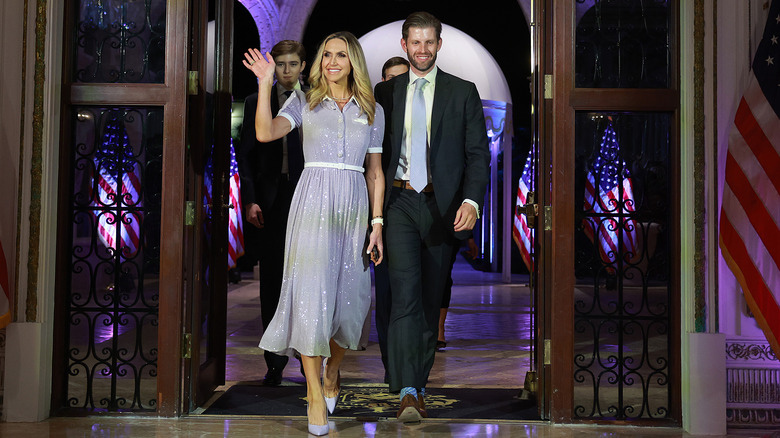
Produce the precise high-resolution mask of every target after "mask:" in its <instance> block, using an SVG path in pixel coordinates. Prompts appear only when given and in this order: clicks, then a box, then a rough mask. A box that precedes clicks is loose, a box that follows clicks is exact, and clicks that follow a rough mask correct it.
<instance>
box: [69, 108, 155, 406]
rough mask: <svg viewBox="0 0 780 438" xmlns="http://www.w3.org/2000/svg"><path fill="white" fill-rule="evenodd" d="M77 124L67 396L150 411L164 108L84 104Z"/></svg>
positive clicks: (82, 402) (80, 402)
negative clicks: (109, 106) (106, 106)
mask: <svg viewBox="0 0 780 438" xmlns="http://www.w3.org/2000/svg"><path fill="white" fill-rule="evenodd" d="M73 123H74V145H75V146H74V148H73V149H72V150H73V153H72V155H71V164H72V167H71V168H72V169H73V170H72V174H71V181H72V182H73V185H72V190H71V191H70V193H71V196H70V217H71V219H72V222H71V223H72V230H73V231H72V234H71V242H72V243H71V270H70V287H69V295H68V308H69V310H68V311H69V315H70V318H69V321H70V323H69V325H68V337H67V339H68V343H69V347H68V349H67V353H68V357H67V360H68V391H69V392H68V405H69V407H78V408H84V409H87V410H108V411H119V410H128V411H150V410H154V409H155V406H156V403H157V402H156V398H157V397H156V389H155V388H156V377H157V326H158V305H159V290H158V288H157V277H158V274H159V263H160V260H159V254H160V250H159V247H160V233H159V230H160V211H161V204H160V191H161V183H162V173H161V161H162V110H161V109H157V108H100V107H81V108H77V109H76V117H75V118H74V121H73Z"/></svg>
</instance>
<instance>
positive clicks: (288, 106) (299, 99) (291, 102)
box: [277, 90, 306, 131]
mask: <svg viewBox="0 0 780 438" xmlns="http://www.w3.org/2000/svg"><path fill="white" fill-rule="evenodd" d="M304 105H306V93H304V92H303V91H301V90H295V93H293V94H291V95H290V97H289V98H288V99H287V101H286V102H285V103H284V105H282V108H281V109H280V110H279V114H278V115H277V117H278V116H282V117H284V118H285V119H287V120H289V121H290V131H292V130H293V129H295V128H299V127H300V126H301V123H302V121H303V117H302V116H301V111H302V109H303V106H304Z"/></svg>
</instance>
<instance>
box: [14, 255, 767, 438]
mask: <svg viewBox="0 0 780 438" xmlns="http://www.w3.org/2000/svg"><path fill="white" fill-rule="evenodd" d="M453 278H454V283H455V286H454V287H453V294H452V301H451V303H450V310H449V315H448V317H447V321H446V330H445V335H446V338H447V348H446V349H445V350H444V351H443V352H441V353H440V354H438V355H437V358H436V363H435V365H434V369H433V372H432V376H431V381H430V384H429V387H430V388H436V387H459V386H465V387H470V388H512V389H515V388H516V389H517V390H518V393H519V392H520V390H521V388H522V386H523V381H524V378H525V375H526V373H527V372H528V371H529V370H530V366H531V352H530V345H531V342H530V335H531V318H530V315H531V313H530V291H529V289H528V286H527V278H524V277H522V276H517V277H515V278H513V279H512V283H510V284H505V283H503V282H501V280H500V275H499V274H491V273H483V272H479V271H476V270H474V269H472V267H471V265H469V264H468V263H467V262H466V261H465V260H463V259H462V258H459V259H458V262H457V263H456V268H455V270H454V274H453ZM258 287H259V286H258V283H257V281H255V280H254V279H253V278H252V274H251V273H247V274H246V275H245V278H244V280H243V281H241V282H240V283H239V284H235V285H230V288H229V293H228V331H227V342H228V344H227V376H226V385H225V386H223V387H220V388H218V390H217V392H216V393H215V395H214V396H213V397H212V398H211V399H210V400H209V402H207V403H206V404H205V405H204V406H202V407H199V408H198V409H197V410H195V412H193V413H191V414H189V415H187V416H183V417H181V418H177V419H167V418H166V419H160V418H156V417H154V416H92V417H78V418H74V417H70V418H62V417H59V418H49V419H47V420H45V421H42V422H38V423H0V437H19V438H33V437H34V438H47V437H52V438H54V437H139V438H145V437H216V436H222V437H228V436H230V437H286V436H306V435H307V432H306V418H305V417H271V416H262V417H260V416H258V417H247V416H244V417H242V416H210V415H205V414H203V411H204V410H205V409H206V408H207V407H208V405H209V404H210V403H213V401H214V400H216V399H217V398H218V397H219V396H220V395H221V394H222V393H223V392H224V391H225V390H227V389H228V388H229V387H230V386H231V385H235V384H237V383H242V382H243V383H258V382H259V381H261V380H262V378H263V376H264V375H265V372H266V369H265V363H264V361H263V358H262V352H261V351H260V350H259V349H257V348H256V345H257V342H258V340H259V334H260V332H261V331H262V326H261V325H260V319H259V312H260V310H259V297H258ZM367 327H368V331H367V333H369V335H368V338H367V340H366V348H365V350H362V351H351V352H349V353H348V354H347V356H346V358H345V360H344V364H343V367H342V385H343V386H350V385H353V386H359V385H378V384H381V381H382V379H383V374H384V369H383V367H382V363H381V360H380V357H379V348H378V345H377V343H376V335H375V330H374V327H373V324H372V321H368V325H367ZM304 384H305V381H304V379H303V377H302V376H301V374H300V371H299V367H298V362H297V361H296V360H291V361H290V363H289V364H288V366H287V368H286V369H285V372H284V381H283V385H297V386H301V390H302V391H305V389H304V388H303V386H304ZM330 436H331V437H344V438H351V437H517V436H534V437H585V438H587V437H632V438H641V437H662V436H663V437H688V436H691V435H688V434H686V433H684V432H683V431H682V430H681V429H679V428H649V427H642V428H639V427H631V426H592V425H552V424H550V423H547V422H545V421H526V422H521V421H505V420H500V421H495V420H494V421H482V420H462V419H446V418H431V419H428V420H426V421H425V422H423V423H421V424H419V425H414V426H409V425H404V424H399V423H398V422H396V421H394V419H387V418H379V419H370V420H366V419H361V418H335V419H333V420H332V421H331V433H330ZM728 436H733V437H767V438H769V437H772V438H780V432H772V431H763V432H761V431H739V430H736V431H733V432H729V435H728Z"/></svg>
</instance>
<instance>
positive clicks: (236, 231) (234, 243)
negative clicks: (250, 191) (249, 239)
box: [203, 140, 244, 269]
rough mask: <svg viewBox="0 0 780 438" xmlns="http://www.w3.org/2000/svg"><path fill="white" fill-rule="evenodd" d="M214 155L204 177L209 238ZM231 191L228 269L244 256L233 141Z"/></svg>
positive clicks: (238, 183) (231, 146) (238, 181)
mask: <svg viewBox="0 0 780 438" xmlns="http://www.w3.org/2000/svg"><path fill="white" fill-rule="evenodd" d="M213 153H214V149H213V148H212V155H211V156H209V159H208V161H207V162H206V171H205V173H204V177H203V186H204V190H203V205H204V206H205V208H206V217H207V219H206V220H205V221H204V222H203V226H204V227H205V229H204V231H205V232H206V235H207V236H210V235H211V218H212V216H211V215H212V209H211V208H210V207H209V206H211V205H212V196H211V194H212V192H211V190H212V189H211V188H212V181H213V178H214V164H213ZM228 180H229V181H230V189H229V191H228V202H229V203H230V204H231V205H232V206H233V208H230V209H228V260H227V262H228V269H233V268H235V267H236V265H237V263H238V258H239V257H241V256H242V255H244V228H243V225H242V213H241V208H242V204H241V180H240V179H239V175H238V162H237V161H236V150H235V148H234V147H233V141H232V140H231V142H230V175H229V176H228Z"/></svg>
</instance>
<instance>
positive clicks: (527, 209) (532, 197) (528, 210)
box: [517, 191, 539, 228]
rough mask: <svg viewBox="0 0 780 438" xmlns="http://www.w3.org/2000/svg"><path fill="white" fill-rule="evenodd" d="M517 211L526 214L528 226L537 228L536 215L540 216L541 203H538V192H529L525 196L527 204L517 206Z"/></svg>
mask: <svg viewBox="0 0 780 438" xmlns="http://www.w3.org/2000/svg"><path fill="white" fill-rule="evenodd" d="M517 213H518V214H524V215H525V222H526V223H527V224H528V228H536V217H537V216H539V204H537V203H536V193H535V192H533V191H530V192H528V195H527V196H526V198H525V205H518V206H517Z"/></svg>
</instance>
